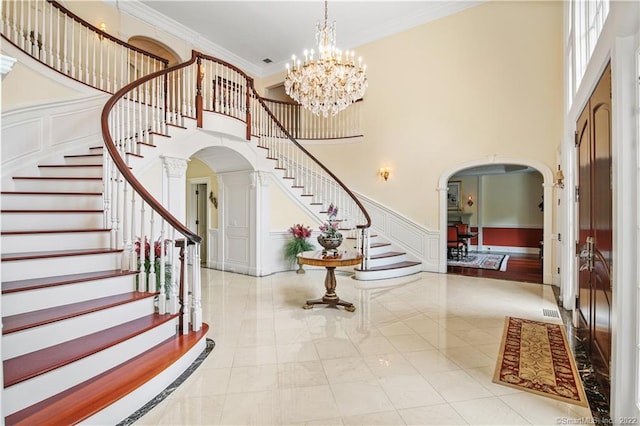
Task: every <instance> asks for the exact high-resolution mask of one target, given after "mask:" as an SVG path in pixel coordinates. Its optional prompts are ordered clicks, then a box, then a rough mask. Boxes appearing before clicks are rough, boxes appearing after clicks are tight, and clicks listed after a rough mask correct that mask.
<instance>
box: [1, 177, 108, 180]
mask: <svg viewBox="0 0 640 426" xmlns="http://www.w3.org/2000/svg"><path fill="white" fill-rule="evenodd" d="M13 179H20V180H102V178H101V177H91V176H14V177H13Z"/></svg>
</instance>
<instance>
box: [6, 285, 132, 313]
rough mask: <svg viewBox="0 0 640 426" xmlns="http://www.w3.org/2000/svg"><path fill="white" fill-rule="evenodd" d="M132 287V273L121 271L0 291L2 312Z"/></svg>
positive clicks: (125, 290) (43, 305)
mask: <svg viewBox="0 0 640 426" xmlns="http://www.w3.org/2000/svg"><path fill="white" fill-rule="evenodd" d="M134 290H135V275H124V276H118V277H111V278H103V279H99V280H91V281H82V282H77V283H71V284H64V285H57V286H52V287H44V288H38V289H34V290H28V291H18V292H14V293H5V294H3V295H2V315H4V316H9V315H17V314H21V313H24V312H30V311H37V310H40V309H48V308H52V307H54V306H60V305H66V304H69V303H77V302H83V301H86V300H91V299H95V298H99V297H107V296H114V295H116V294H122V293H128V292H130V291H134Z"/></svg>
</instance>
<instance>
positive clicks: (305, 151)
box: [251, 82, 371, 229]
mask: <svg viewBox="0 0 640 426" xmlns="http://www.w3.org/2000/svg"><path fill="white" fill-rule="evenodd" d="M251 90H252V91H253V94H254V95H255V97H256V99H257V100H258V102H260V104H261V105H262V106H263V107H264V109H265V111H266V112H267V114H269V117H271V119H272V120H273V121H274V122H275V123H276V125H277V126H278V128H279V129H280V130H281V131H282V132H283V133H284V134H285V136H286V137H287V138H289V140H290V141H291V142H292V143H293V144H294V145H295V146H297V147H298V149H300V150H301V151H302V152H304V153H305V154H306V155H308V156H309V158H311V159H312V160H313V161H314V162H315V163H316V164H317V165H318V166H320V168H322V170H324V171H325V172H326V173H327V174H328V175H329V176H331V177H332V178H333V180H335V181H336V183H337V184H338V185H340V187H341V188H342V189H343V190H344V191H345V192H346V193H347V194H349V197H351V199H352V200H353V201H354V202H355V203H356V205H357V206H358V207H359V208H360V210H361V211H362V213H363V214H364V217H365V219H366V220H367V223H366V224H364V225H356V228H358V229H366V228H369V227H371V217H370V216H369V212H367V210H366V209H365V208H364V206H363V205H362V203H361V202H360V200H358V198H357V197H356V196H355V195H354V193H353V192H351V190H350V189H349V188H347V186H346V185H345V184H344V183H343V182H342V181H341V180H340V179H339V178H338V177H337V176H336V175H335V174H333V172H332V171H331V170H329V169H328V168H327V167H326V166H325V165H324V164H322V163H321V162H320V160H318V159H317V158H316V157H315V156H314V155H313V154H311V153H310V152H309V151H307V150H306V148H304V147H303V146H302V145H300V144H299V143H298V141H297V140H296V139H295V138H294V137H293V136H291V133H289V131H288V130H287V129H286V128H285V127H284V126H283V125H282V123H280V121H279V120H278V119H277V118H276V116H275V115H273V113H272V112H271V110H270V109H269V107H268V106H267V105H266V103H265V101H264V99H263V98H262V96H260V95H259V94H258V92H257V91H256V89H255V87H254V86H253V82H252V84H251Z"/></svg>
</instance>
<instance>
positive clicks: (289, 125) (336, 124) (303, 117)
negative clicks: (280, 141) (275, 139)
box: [262, 98, 363, 140]
mask: <svg viewBox="0 0 640 426" xmlns="http://www.w3.org/2000/svg"><path fill="white" fill-rule="evenodd" d="M262 100H263V101H264V103H265V105H266V106H267V108H269V110H270V111H271V112H272V113H273V115H274V116H275V118H276V119H277V120H278V121H279V122H280V123H281V124H282V126H283V127H284V128H285V129H287V131H288V132H289V133H290V134H291V136H292V137H293V138H294V139H296V140H331V139H348V138H357V137H361V136H363V135H362V130H361V128H362V127H361V124H360V123H361V115H362V99H360V100H358V101H356V102H355V103H354V104H353V105H351V106H349V108H347V109H345V110H343V111H341V112H340V114H338V115H334V116H330V117H322V116H320V115H315V114H313V113H312V112H311V111H309V110H307V109H305V108H303V107H302V105H300V104H298V103H295V102H286V101H278V100H274V99H267V98H262Z"/></svg>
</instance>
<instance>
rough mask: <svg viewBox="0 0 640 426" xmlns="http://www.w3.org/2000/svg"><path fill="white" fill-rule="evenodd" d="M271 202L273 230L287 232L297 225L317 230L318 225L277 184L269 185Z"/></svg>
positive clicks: (270, 213) (270, 214) (270, 215)
mask: <svg viewBox="0 0 640 426" xmlns="http://www.w3.org/2000/svg"><path fill="white" fill-rule="evenodd" d="M276 179H277V178H276ZM269 201H270V203H271V205H270V211H269V217H270V221H271V228H270V229H271V230H273V231H286V230H287V229H289V228H290V227H292V226H293V225H295V224H297V223H301V224H303V225H305V226H309V227H310V228H311V229H312V230H317V228H318V226H319V225H318V223H316V222H315V221H314V220H313V219H312V218H311V217H310V216H309V215H308V214H307V213H305V212H304V211H303V210H302V209H301V208H300V207H298V205H297V204H295V203H294V202H293V201H291V199H290V198H289V197H288V196H287V195H286V194H285V193H284V192H283V191H282V189H280V187H279V186H278V185H276V184H273V185H269Z"/></svg>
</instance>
